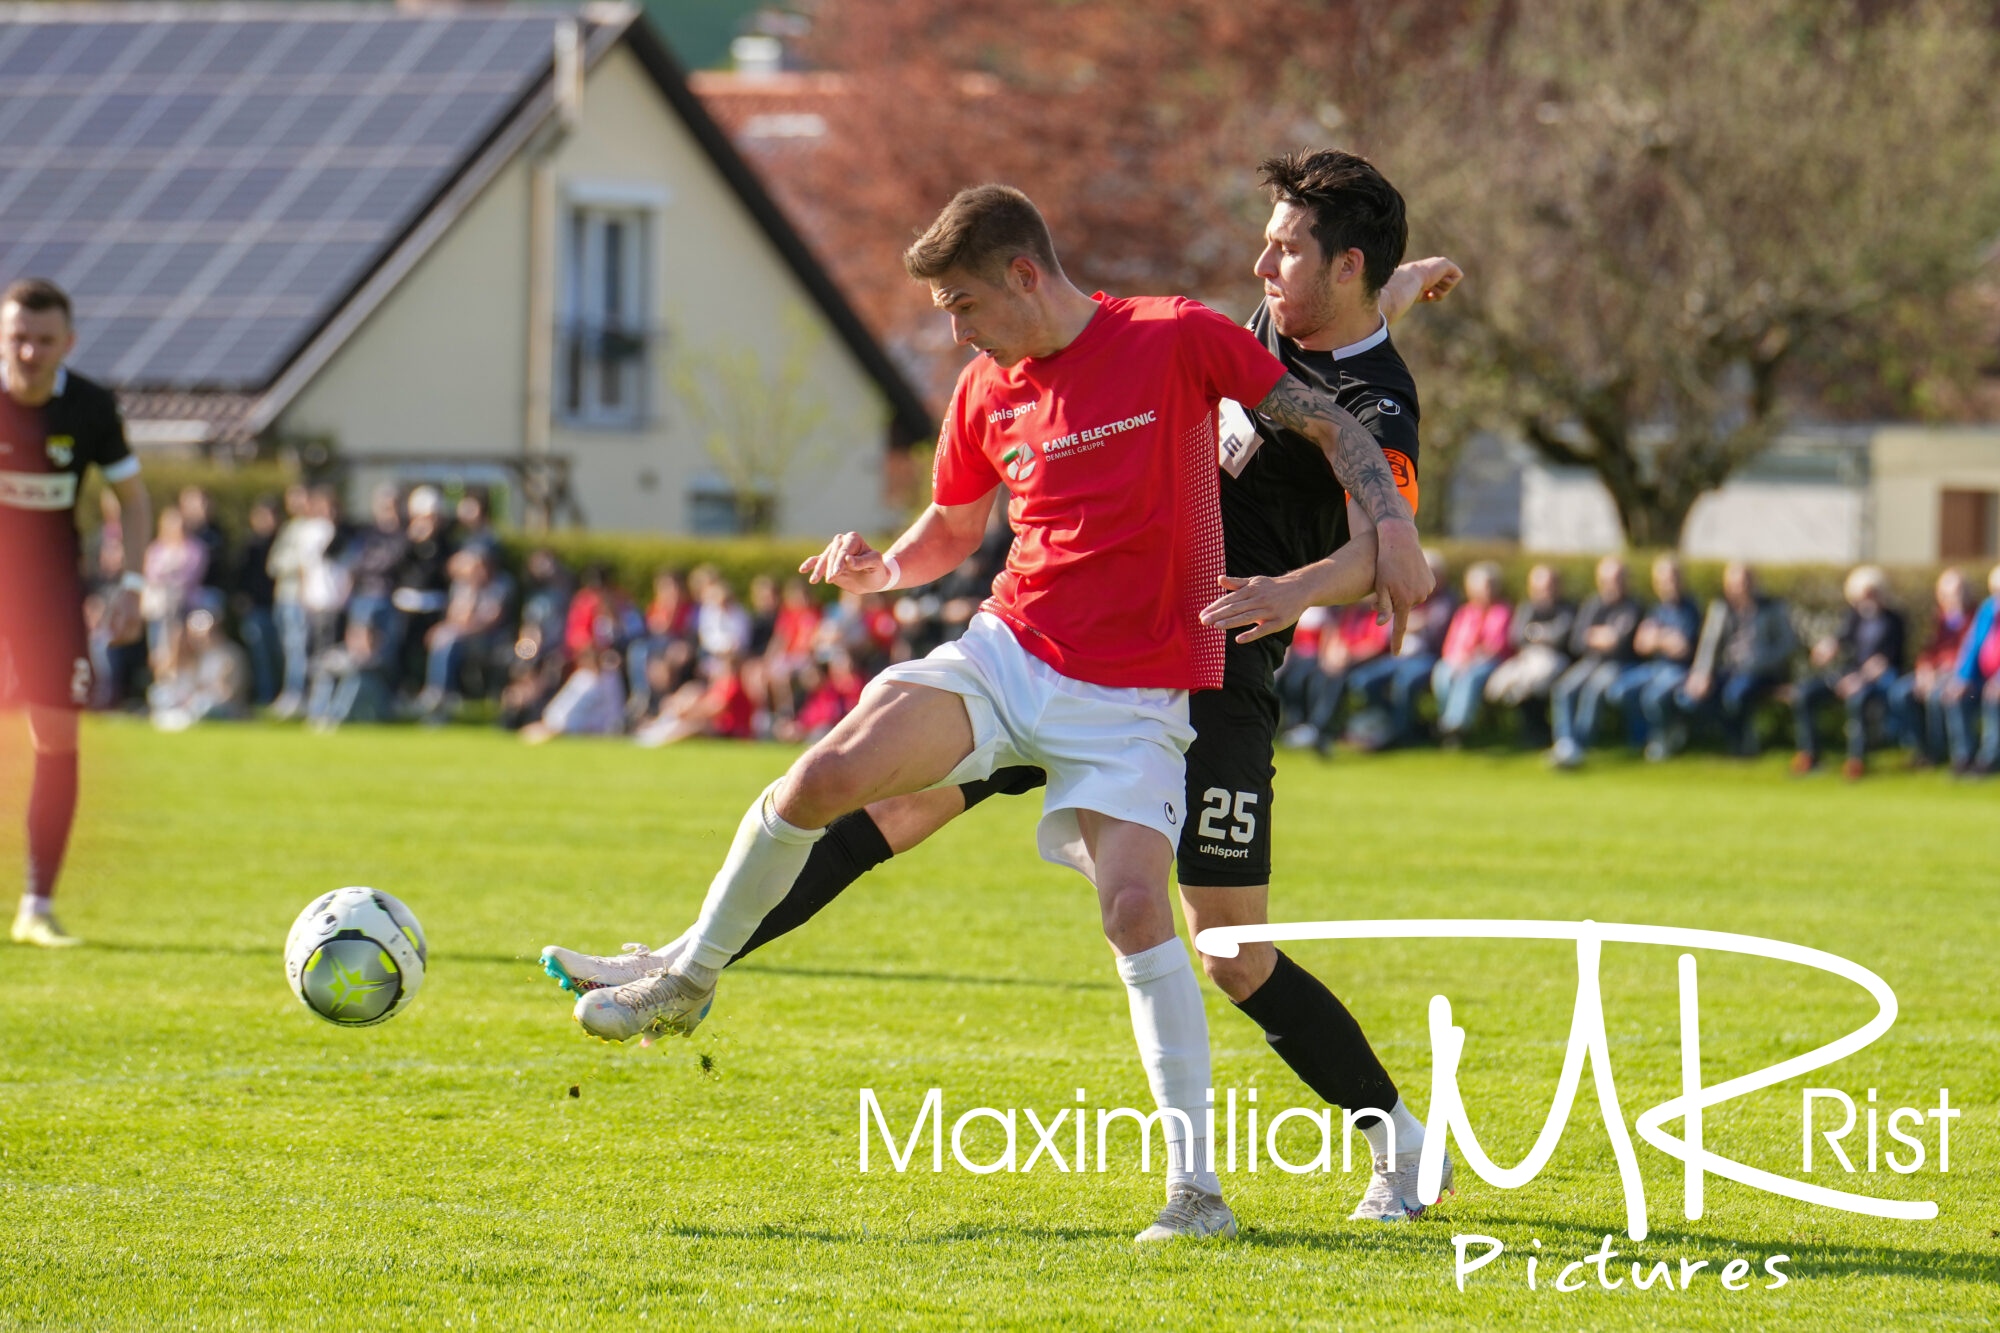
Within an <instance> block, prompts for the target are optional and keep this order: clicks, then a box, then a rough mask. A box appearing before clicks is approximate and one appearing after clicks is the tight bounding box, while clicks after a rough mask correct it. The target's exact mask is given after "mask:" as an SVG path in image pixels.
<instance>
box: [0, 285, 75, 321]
mask: <svg viewBox="0 0 2000 1333" xmlns="http://www.w3.org/2000/svg"><path fill="white" fill-rule="evenodd" d="M0 305H17V306H19V307H21V309H23V310H37V311H40V310H60V311H62V313H63V318H64V319H65V320H68V321H69V322H70V323H72V324H73V323H75V322H76V319H75V315H74V312H73V311H72V310H71V308H70V303H69V293H68V292H66V291H64V290H63V289H62V288H60V287H58V286H56V285H55V284H54V283H53V282H50V281H49V280H48V279H47V278H20V279H17V280H15V281H13V282H10V283H8V284H7V290H6V291H4V292H0Z"/></svg>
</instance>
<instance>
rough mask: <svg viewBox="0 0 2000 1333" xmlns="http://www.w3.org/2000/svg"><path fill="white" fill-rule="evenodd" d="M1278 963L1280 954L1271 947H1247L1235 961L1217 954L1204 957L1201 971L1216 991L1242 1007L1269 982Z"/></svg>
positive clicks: (1248, 945) (1245, 946) (1257, 945)
mask: <svg viewBox="0 0 2000 1333" xmlns="http://www.w3.org/2000/svg"><path fill="white" fill-rule="evenodd" d="M1276 961H1277V950H1276V949H1274V948H1272V947H1271V946H1270V945H1268V944H1259V943H1252V944H1245V945H1243V946H1242V947H1241V948H1240V949H1239V950H1238V951H1237V954H1236V956H1235V957H1234V958H1224V957H1221V956H1220V955H1218V954H1212V953H1205V954H1203V955H1201V970H1202V971H1203V972H1205V973H1207V974H1208V979H1209V980H1210V981H1212V982H1214V983H1215V988H1216V989H1217V990H1219V991H1221V992H1222V993H1223V994H1224V995H1227V996H1228V997H1229V998H1230V999H1231V1000H1234V1001H1235V1002H1236V1003H1238V1004H1241V1003H1242V1002H1243V1001H1245V1000H1247V999H1249V998H1250V997H1251V996H1252V995H1255V994H1256V993H1257V988H1258V987H1259V986H1262V985H1263V984H1264V983H1265V981H1267V980H1269V979H1270V976H1271V968H1272V965H1273V964H1274V963H1275V962H1276Z"/></svg>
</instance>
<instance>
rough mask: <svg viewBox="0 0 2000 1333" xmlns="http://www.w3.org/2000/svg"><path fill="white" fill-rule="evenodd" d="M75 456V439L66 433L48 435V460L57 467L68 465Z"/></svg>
mask: <svg viewBox="0 0 2000 1333" xmlns="http://www.w3.org/2000/svg"><path fill="white" fill-rule="evenodd" d="M75 458H76V441H75V440H74V439H72V438H71V437H69V436H67V435H51V436H49V461H50V462H51V463H54V464H55V465H56V466H57V467H68V466H69V465H70V463H71V461H72V460H74V459H75Z"/></svg>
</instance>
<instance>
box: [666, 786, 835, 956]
mask: <svg viewBox="0 0 2000 1333" xmlns="http://www.w3.org/2000/svg"><path fill="white" fill-rule="evenodd" d="M777 790H778V784H777V783H775V782H774V783H772V784H771V785H770V786H768V787H766V788H765V789H764V793H763V795H761V796H759V797H758V798H757V803H756V804H755V805H753V806H751V807H750V810H749V812H748V813H747V814H745V815H744V816H743V822H742V823H741V824H739V825H737V827H736V841H735V842H733V843H731V844H730V847H729V855H728V857H727V858H726V859H725V860H724V861H723V863H722V869H721V870H718V871H717V872H716V874H715V880H714V882H713V883H711V884H710V885H709V886H708V897H707V898H706V899H705V900H704V901H703V902H702V905H701V916H700V918H699V919H697V920H696V921H695V923H694V930H693V931H692V932H691V933H692V934H693V937H694V941H693V943H692V944H691V945H689V947H688V949H687V952H685V953H683V954H682V955H681V959H682V961H683V962H684V963H685V962H694V963H699V964H700V965H701V966H703V967H708V968H713V969H715V970H716V971H718V972H719V971H721V970H722V969H723V968H725V967H727V966H728V965H729V960H730V959H732V958H734V957H735V956H736V955H737V953H738V952H740V951H741V950H742V948H743V946H744V945H745V944H747V943H749V941H750V936H751V935H752V934H753V933H754V932H755V931H756V929H757V927H758V925H759V924H761V923H762V922H763V920H764V916H765V914H766V913H768V912H769V911H770V910H771V909H772V908H773V907H776V906H777V905H778V904H779V903H781V902H783V901H784V900H785V895H786V894H787V893H789V892H791V888H792V883H793V881H795V880H796V879H798V877H799V872H800V871H801V870H803V869H805V864H806V858H807V857H808V856H810V855H812V845H813V844H814V843H816V842H818V841H819V840H820V839H821V838H823V837H825V836H826V830H825V829H803V828H798V827H796V826H794V825H792V824H788V823H786V822H785V821H784V820H783V819H781V818H779V816H778V809H777V797H776V792H777Z"/></svg>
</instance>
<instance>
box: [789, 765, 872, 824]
mask: <svg viewBox="0 0 2000 1333" xmlns="http://www.w3.org/2000/svg"><path fill="white" fill-rule="evenodd" d="M854 781H855V770H854V764H853V763H852V761H851V760H850V759H849V758H848V757H847V756H845V755H843V754H841V753H840V752H839V751H837V750H826V749H817V748H816V749H813V750H809V751H807V752H806V754H805V755H804V756H803V757H802V758H800V760H799V761H798V763H796V764H794V765H793V766H792V771H791V772H790V773H789V774H788V775H787V776H786V779H785V784H784V786H783V787H782V788H781V789H780V791H779V793H778V797H779V813H780V814H781V815H783V816H784V817H785V818H786V819H788V820H790V821H791V822H792V823H794V824H800V825H801V826H803V827H808V828H818V827H820V826H821V825H823V824H825V823H827V822H828V821H830V820H833V819H837V818H838V817H840V816H841V815H843V814H845V813H846V812H847V811H849V810H852V809H854V808H855V806H856V802H855V800H854V795H853V788H854Z"/></svg>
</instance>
